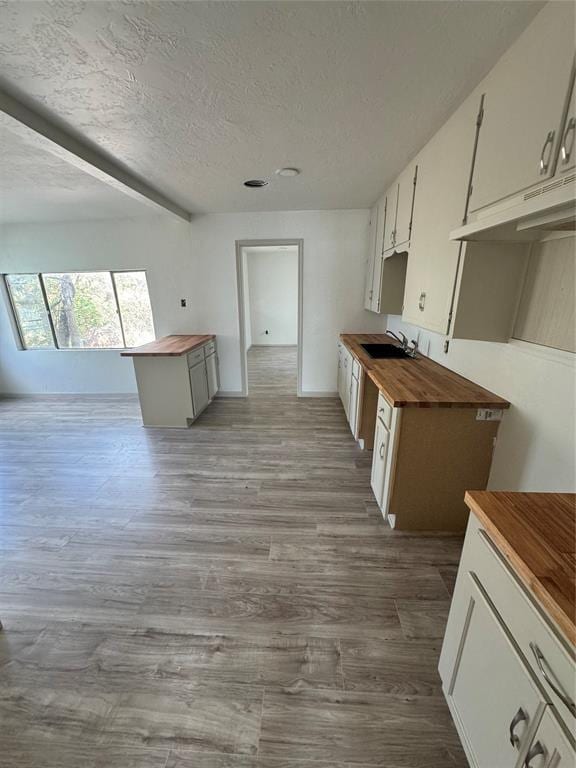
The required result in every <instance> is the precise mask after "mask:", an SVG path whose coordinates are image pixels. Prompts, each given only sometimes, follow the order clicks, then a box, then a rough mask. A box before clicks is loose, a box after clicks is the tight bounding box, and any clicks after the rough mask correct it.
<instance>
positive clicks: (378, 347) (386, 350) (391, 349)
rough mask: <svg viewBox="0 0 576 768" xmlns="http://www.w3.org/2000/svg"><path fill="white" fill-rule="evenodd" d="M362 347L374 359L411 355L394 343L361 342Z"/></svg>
mask: <svg viewBox="0 0 576 768" xmlns="http://www.w3.org/2000/svg"><path fill="white" fill-rule="evenodd" d="M360 346H361V347H362V349H364V350H366V352H368V354H369V355H370V357H371V358H373V359H374V360H383V359H384V358H399V357H408V358H409V357H410V355H408V354H406V352H405V351H404V350H403V349H402V347H396V346H394V344H361V345H360Z"/></svg>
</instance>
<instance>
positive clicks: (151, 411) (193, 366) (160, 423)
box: [134, 341, 219, 428]
mask: <svg viewBox="0 0 576 768" xmlns="http://www.w3.org/2000/svg"><path fill="white" fill-rule="evenodd" d="M134 371H135V373H136V382H137V384H138V396H139V398H140V409H141V411H142V421H143V423H144V426H145V427H182V428H186V427H188V426H190V424H191V423H192V422H193V421H194V420H195V419H197V418H198V416H199V415H200V414H201V413H202V411H203V410H204V409H205V408H206V407H207V406H208V405H209V404H210V403H211V402H212V400H213V398H214V397H215V395H216V393H217V392H218V388H219V376H218V355H217V352H216V343H215V342H214V341H210V342H209V343H207V344H205V345H203V346H201V347H198V348H197V349H194V350H193V351H192V352H189V353H187V354H183V355H175V356H149V357H147V356H142V357H134Z"/></svg>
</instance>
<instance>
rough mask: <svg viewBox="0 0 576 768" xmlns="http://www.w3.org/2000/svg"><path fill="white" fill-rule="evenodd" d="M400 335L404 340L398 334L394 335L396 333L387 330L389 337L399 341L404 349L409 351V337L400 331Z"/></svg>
mask: <svg viewBox="0 0 576 768" xmlns="http://www.w3.org/2000/svg"><path fill="white" fill-rule="evenodd" d="M398 333H399V334H400V336H401V337H402V338H400V336H398V334H396V333H394V331H391V330H389V329H388V328H387V329H386V334H387V335H388V336H391V337H392V338H393V339H396V341H399V342H400V344H401V345H402V349H404V350H407V349H408V337H407V336H405V335H404V334H403V333H402V331H398Z"/></svg>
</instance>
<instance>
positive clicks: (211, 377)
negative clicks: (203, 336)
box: [206, 352, 220, 400]
mask: <svg viewBox="0 0 576 768" xmlns="http://www.w3.org/2000/svg"><path fill="white" fill-rule="evenodd" d="M206 378H207V379H208V397H209V398H210V400H212V399H213V398H214V396H215V395H216V393H217V392H218V389H219V385H220V382H219V376H218V356H217V355H216V353H215V352H212V354H210V355H208V357H207V358H206Z"/></svg>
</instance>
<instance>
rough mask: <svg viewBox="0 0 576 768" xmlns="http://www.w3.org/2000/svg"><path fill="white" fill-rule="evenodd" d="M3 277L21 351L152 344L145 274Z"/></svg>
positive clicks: (111, 347) (70, 274) (58, 273)
mask: <svg viewBox="0 0 576 768" xmlns="http://www.w3.org/2000/svg"><path fill="white" fill-rule="evenodd" d="M4 277H5V281H6V287H7V289H8V293H9V296H10V299H11V303H12V308H13V311H14V317H15V319H16V323H17V325H18V330H19V333H20V338H21V341H22V346H23V347H24V348H25V349H121V348H124V347H135V346H138V345H139V344H146V342H148V341H152V340H153V339H154V338H155V336H154V325H153V322H152V308H151V306H150V297H149V295H148V284H147V282H146V273H145V272H45V273H43V274H39V275H5V276H4Z"/></svg>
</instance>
